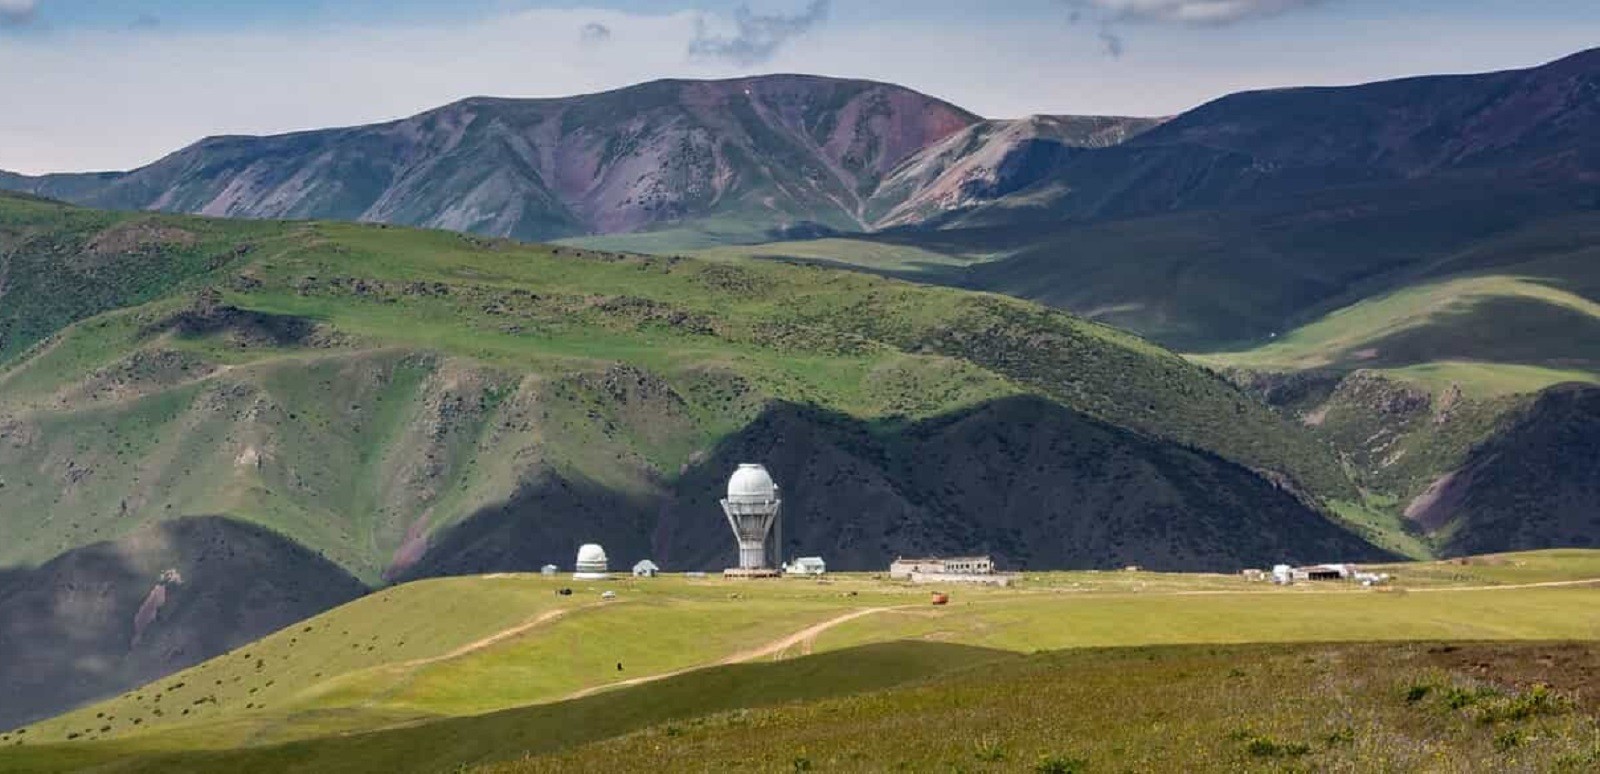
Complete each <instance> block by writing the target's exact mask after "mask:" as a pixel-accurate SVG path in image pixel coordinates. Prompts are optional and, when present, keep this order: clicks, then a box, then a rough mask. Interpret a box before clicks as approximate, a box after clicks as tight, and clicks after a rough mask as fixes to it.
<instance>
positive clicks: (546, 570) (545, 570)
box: [539, 564, 561, 578]
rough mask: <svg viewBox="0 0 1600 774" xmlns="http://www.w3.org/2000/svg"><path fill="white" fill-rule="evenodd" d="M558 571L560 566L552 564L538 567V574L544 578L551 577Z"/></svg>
mask: <svg viewBox="0 0 1600 774" xmlns="http://www.w3.org/2000/svg"><path fill="white" fill-rule="evenodd" d="M558 572H561V568H560V567H557V566H555V565H553V564H547V565H545V566H543V567H540V568H539V574H540V575H543V576H544V577H546V578H553V577H555V575H556V573H558Z"/></svg>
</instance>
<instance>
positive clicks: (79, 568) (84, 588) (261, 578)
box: [0, 517, 367, 729]
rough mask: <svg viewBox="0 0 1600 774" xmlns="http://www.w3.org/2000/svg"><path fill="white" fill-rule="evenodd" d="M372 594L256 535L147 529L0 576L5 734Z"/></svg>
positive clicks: (214, 522)
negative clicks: (12, 729) (11, 729)
mask: <svg viewBox="0 0 1600 774" xmlns="http://www.w3.org/2000/svg"><path fill="white" fill-rule="evenodd" d="M366 591H367V589H366V587H365V586H364V585H362V583H361V582H360V581H358V580H356V579H355V578H354V577H353V576H351V575H350V574H349V573H347V572H345V571H344V570H343V569H341V568H340V567H339V566H338V565H335V564H333V563H332V562H330V561H328V560H326V559H324V558H322V557H320V556H318V555H317V554H316V553H314V552H312V551H310V550H309V549H307V548H305V547H303V546H301V545H300V544H298V543H295V542H294V541H292V540H289V539H288V538H285V537H283V536H281V535H278V534H277V533H275V532H272V531H270V530H268V529H265V528H263V527H260V526H257V525H254V524H248V523H244V522H240V521H235V520H233V519H228V518H224V517H190V518H183V519H178V520H174V521H169V522H164V523H161V524H156V525H151V526H147V527H144V528H141V529H139V530H136V531H134V532H133V533H132V534H130V535H128V536H126V537H124V538H122V539H120V540H116V541H107V542H102V543H95V544H93V545H88V546H84V547H81V548H77V549H73V550H71V551H68V552H66V553H64V554H62V555H60V556H58V557H56V558H55V559H52V560H50V561H49V562H47V563H45V564H43V565H40V566H38V567H35V568H31V569H30V568H9V569H6V570H3V571H0V696H4V697H5V699H4V701H0V729H10V728H13V727H15V726H17V725H19V724H23V723H29V722H32V721H34V720H37V719H39V718H45V717H51V716H54V715H58V714H60V713H62V712H65V711H67V710H69V709H71V708H73V707H75V706H78V705H81V704H83V703H85V702H88V701H91V700H94V699H98V698H102V697H105V696H108V695H111V694H115V693H117V692H118V691H121V690H125V689H128V688H132V687H135V686H138V685H143V684H144V683H147V682H149V681H150V680H154V679H157V678H160V677H162V676H164V675H167V674H171V673H172V672H175V671H177V670H179V669H183V668H185V667H188V666H191V665H194V664H198V663H200V662H201V661H204V660H206V659H208V658H211V657H212V656H216V655H218V654H221V653H225V652H227V651H228V650H230V649H232V648H234V647H237V646H238V645H241V644H244V643H246V642H250V641H252V640H254V639H256V638H258V637H261V636H264V635H266V634H268V633H271V632H273V631H276V630H278V629H280V628H282V627H284V626H287V625H289V624H292V623H294V622H296V621H299V620H301V619H304V618H307V617H310V616H312V615H315V614H317V613H320V612H322V611H324V610H328V609H330V608H333V607H336V606H338V605H341V604H344V603H345V602H349V601H350V600H352V599H355V598H357V597H359V596H361V595H362V594H364V593H366Z"/></svg>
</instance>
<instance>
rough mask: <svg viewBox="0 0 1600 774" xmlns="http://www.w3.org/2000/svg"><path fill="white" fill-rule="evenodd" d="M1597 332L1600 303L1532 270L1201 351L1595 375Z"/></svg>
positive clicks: (1266, 360) (1294, 360) (1281, 365)
mask: <svg viewBox="0 0 1600 774" xmlns="http://www.w3.org/2000/svg"><path fill="white" fill-rule="evenodd" d="M1595 331H1600V304H1597V303H1595V302H1594V301H1591V300H1589V299H1587V298H1585V297H1583V296H1581V295H1578V294H1576V293H1572V292H1569V291H1566V290H1562V289H1560V288H1558V287H1553V286H1551V285H1549V284H1546V283H1543V282H1538V281H1534V280H1531V279H1528V278H1522V277H1511V276H1471V277H1463V278H1458V279H1451V280H1445V281H1441V282H1437V283H1432V284H1427V285H1420V286H1414V287H1408V288H1405V289H1403V290H1399V291H1395V292H1393V293H1389V294H1387V295H1383V296H1379V297H1376V298H1372V299H1368V300H1364V301H1361V302H1359V303H1356V304H1354V305H1352V306H1349V307H1346V308H1344V309H1340V310H1338V311H1336V312H1333V313H1332V314H1329V315H1327V316H1326V317H1324V318H1322V319H1320V320H1318V321H1316V322H1313V323H1311V324H1309V325H1306V326H1303V327H1301V328H1297V329H1295V330H1293V331H1290V332H1288V333H1286V334H1284V335H1283V336H1281V337H1279V338H1277V339H1275V340H1274V341H1272V342H1271V343H1269V344H1266V345H1264V346H1262V347H1259V348H1257V349H1253V350H1249V351H1245V352H1233V353H1221V354H1216V355H1208V356H1206V357H1204V358H1202V360H1203V361H1204V362H1208V363H1212V364H1217V365H1227V366H1235V367H1242V368H1251V369H1256V370H1272V371H1298V370H1305V369H1309V368H1325V367H1330V366H1339V367H1345V368H1350V367H1379V368H1381V367H1408V366H1416V365H1423V364H1426V363H1428V362H1433V361H1435V360H1443V361H1449V360H1451V359H1454V358H1472V359H1474V360H1477V361H1482V362H1488V363H1507V364H1511V365H1515V366H1522V367H1524V368H1522V369H1518V372H1519V373H1521V374H1523V375H1524V376H1526V375H1527V374H1528V371H1527V370H1526V368H1528V367H1539V368H1548V369H1551V370H1554V371H1558V372H1559V371H1574V370H1576V371H1580V372H1586V373H1590V374H1591V379H1592V378H1593V377H1592V375H1593V373H1594V372H1596V371H1597V370H1600V348H1595V347H1594V346H1593V343H1594V342H1596V341H1600V336H1596V335H1593V332H1595ZM1563 364H1572V365H1571V366H1567V367H1562V366H1563ZM1572 366H1577V367H1576V368H1574V367H1572ZM1541 386H1544V385H1541Z"/></svg>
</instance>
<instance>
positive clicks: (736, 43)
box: [689, 0, 829, 65]
mask: <svg viewBox="0 0 1600 774" xmlns="http://www.w3.org/2000/svg"><path fill="white" fill-rule="evenodd" d="M828 8H829V0H811V3H810V4H809V5H807V6H806V7H805V10H803V11H800V12H799V13H794V14H759V13H755V12H753V11H751V10H750V6H748V5H741V6H739V7H738V8H737V9H736V10H735V11H734V12H733V23H732V25H731V26H732V30H731V31H727V32H714V31H713V30H712V26H713V25H712V24H711V23H710V22H708V21H707V19H706V17H704V16H702V17H699V18H698V19H696V21H695V34H694V40H691V41H689V55H690V56H693V57H697V58H702V59H726V60H728V61H730V62H733V63H734V64H738V65H754V64H761V63H763V62H767V61H770V60H771V59H772V57H773V55H775V54H777V53H778V49H780V48H782V47H783V45H784V44H785V43H788V42H789V41H790V40H791V39H792V38H797V37H799V36H801V35H804V34H806V33H807V32H810V31H811V30H812V28H814V27H816V26H817V25H819V24H821V23H822V22H824V21H826V20H827V18H828Z"/></svg>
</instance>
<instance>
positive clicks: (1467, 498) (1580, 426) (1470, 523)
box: [1406, 385, 1600, 556]
mask: <svg viewBox="0 0 1600 774" xmlns="http://www.w3.org/2000/svg"><path fill="white" fill-rule="evenodd" d="M1406 515H1407V517H1409V518H1411V519H1413V520H1415V521H1416V522H1417V523H1418V524H1419V525H1421V526H1422V527H1424V528H1426V529H1428V530H1430V531H1432V532H1434V533H1436V534H1439V535H1440V536H1441V538H1442V541H1443V546H1444V553H1446V554H1447V555H1451V556H1461V555H1467V554H1475V553H1483V552H1485V551H1488V550H1494V551H1500V550H1504V549H1506V548H1516V547H1524V546H1539V547H1541V548H1544V547H1552V546H1562V547H1567V546H1577V547H1594V546H1597V545H1600V388H1596V387H1593V386H1588V385H1564V386H1560V387H1556V388H1552V389H1550V390H1548V391H1546V392H1544V393H1543V394H1541V395H1540V396H1539V397H1538V398H1537V399H1536V400H1534V401H1532V403H1531V404H1530V405H1528V406H1527V407H1526V408H1524V409H1522V410H1520V411H1518V412H1516V413H1515V414H1513V415H1512V417H1511V419H1510V423H1509V426H1508V427H1507V428H1505V429H1504V430H1503V431H1502V432H1499V433H1497V434H1495V435H1494V436H1493V437H1491V438H1489V439H1488V440H1487V441H1486V442H1484V443H1483V444H1481V445H1479V446H1477V447H1476V448H1474V449H1473V450H1472V452H1471V454H1469V455H1468V456H1467V459H1466V460H1465V463H1464V464H1462V465H1461V466H1460V467H1459V468H1456V469H1454V470H1451V471H1449V472H1448V473H1446V474H1445V475H1444V476H1443V477H1441V478H1439V479H1438V480H1437V481H1435V482H1434V483H1433V485H1432V486H1430V487H1429V489H1428V490H1427V491H1426V492H1425V493H1423V495H1422V496H1420V497H1418V498H1417V499H1416V500H1414V501H1413V502H1412V503H1411V504H1410V507H1409V508H1408V509H1407V511H1406Z"/></svg>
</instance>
